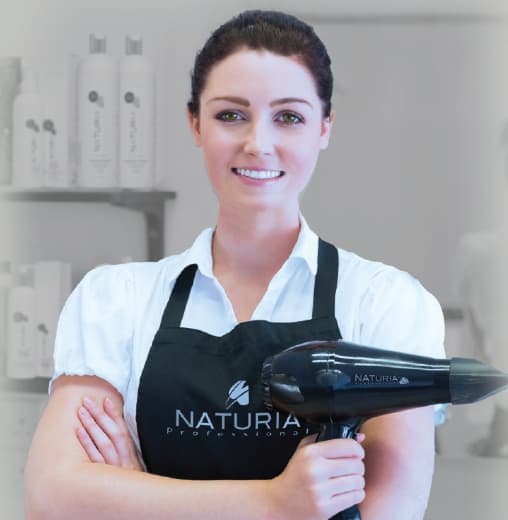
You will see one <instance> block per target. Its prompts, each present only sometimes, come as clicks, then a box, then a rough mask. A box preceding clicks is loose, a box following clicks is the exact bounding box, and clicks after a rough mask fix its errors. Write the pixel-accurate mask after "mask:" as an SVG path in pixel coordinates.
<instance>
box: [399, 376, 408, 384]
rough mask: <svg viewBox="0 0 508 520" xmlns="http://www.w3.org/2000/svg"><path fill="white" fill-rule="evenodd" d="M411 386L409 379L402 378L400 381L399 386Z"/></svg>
mask: <svg viewBox="0 0 508 520" xmlns="http://www.w3.org/2000/svg"><path fill="white" fill-rule="evenodd" d="M408 384H409V379H408V378H407V377H401V378H400V379H399V385H408Z"/></svg>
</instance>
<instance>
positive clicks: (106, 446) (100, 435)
mask: <svg viewBox="0 0 508 520" xmlns="http://www.w3.org/2000/svg"><path fill="white" fill-rule="evenodd" d="M78 416H79V420H80V421H81V424H82V426H83V428H84V429H85V430H86V431H87V433H88V435H89V436H90V438H91V439H92V441H93V443H94V444H95V446H96V447H97V449H98V450H99V452H100V453H101V455H102V456H103V458H104V460H105V462H106V463H107V464H113V465H116V464H117V463H118V455H117V452H116V448H115V446H114V445H113V443H112V442H111V439H110V438H109V437H108V435H107V434H106V433H105V432H104V430H103V428H102V427H101V426H100V425H99V424H97V422H96V420H95V418H94V417H92V415H91V414H90V413H89V411H88V410H87V409H86V408H85V407H84V406H81V407H80V408H79V410H78Z"/></svg>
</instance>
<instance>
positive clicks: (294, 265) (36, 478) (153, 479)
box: [26, 11, 443, 520]
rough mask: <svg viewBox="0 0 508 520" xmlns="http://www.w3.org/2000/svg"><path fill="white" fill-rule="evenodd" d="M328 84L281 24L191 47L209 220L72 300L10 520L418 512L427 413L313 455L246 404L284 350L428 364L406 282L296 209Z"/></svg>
mask: <svg viewBox="0 0 508 520" xmlns="http://www.w3.org/2000/svg"><path fill="white" fill-rule="evenodd" d="M332 85H333V80H332V75H331V70H330V59H329V57H328V53H327V51H326V49H325V47H324V46H323V44H322V42H321V40H320V39H319V38H318V37H317V36H316V34H315V33H314V31H313V29H312V28H311V27H309V26H308V25H307V24H305V23H303V22H302V21H300V20H298V19H296V18H294V17H292V16H290V15H287V14H284V13H278V12H272V11H247V12H245V13H242V14H240V15H239V16H237V17H235V18H233V19H232V20H230V21H228V22H226V23H225V24H224V25H223V26H221V27H219V28H218V29H217V30H216V31H215V32H214V33H213V34H212V36H211V37H210V38H209V40H208V41H207V43H206V44H205V46H204V47H203V49H202V50H201V51H200V53H199V54H198V55H197V58H196V62H195V66H194V73H193V76H192V93H191V100H190V101H189V104H188V111H189V116H188V119H189V123H190V128H191V131H192V134H193V136H194V139H195V142H196V144H197V146H199V147H200V148H201V149H202V152H203V156H204V161H205V166H206V171H207V174H208V177H209V179H210V182H211V183H212V185H213V187H214V189H215V192H216V194H217V197H218V199H219V211H218V216H217V222H216V225H215V227H214V228H210V229H207V230H205V231H203V232H202V233H201V234H200V235H199V236H198V237H197V238H196V240H195V242H194V244H193V245H192V247H191V248H190V249H188V250H187V251H184V252H183V253H181V254H179V255H174V256H170V257H168V258H164V259H162V260H160V261H159V262H154V263H132V264H122V265H118V266H103V267H99V268H97V269H94V270H93V271H91V272H90V273H88V274H87V275H86V276H85V277H84V279H83V280H82V281H81V283H80V284H79V286H78V287H77V288H76V289H75V291H74V292H73V294H72V295H71V296H70V298H69V300H68V301H67V303H66V305H65V308H64V310H63V311H62V315H61V317H60V322H59V328H58V333H57V341H56V347H55V373H54V376H53V379H52V384H51V389H50V400H49V405H48V407H47V409H46V411H45V413H44V416H43V418H42V420H41V422H40V424H39V427H38V429H37V432H36V435H35V437H34V440H33V445H32V448H31V452H30V456H29V461H28V465H27V469H26V490H27V492H26V512H27V518H29V519H30V518H69V517H72V518H90V517H93V518H99V519H100V518H112V517H121V518H139V517H143V518H144V517H148V518H151V517H156V518H178V519H184V518H203V517H206V518H222V519H228V518H231V519H235V520H236V519H238V518H242V519H245V520H248V519H250V518H252V519H258V518H266V519H268V518H269V519H276V520H278V519H281V520H285V519H288V520H289V519H291V520H298V519H302V520H303V519H305V520H309V519H311V520H323V519H326V518H330V517H331V516H333V515H335V514H337V513H338V512H341V511H344V510H346V509H348V508H350V507H351V506H353V505H354V504H360V506H359V507H360V511H361V515H362V518H363V519H364V520H373V519H375V520H382V519H390V520H394V519H404V520H406V519H410V518H411V519H421V518H423V514H424V511H425V507H426V503H427V499H428V495H429V489H430V483H431V477H432V469H433V460H434V444H433V439H434V434H433V414H432V410H430V409H418V410H415V411H409V412H403V413H395V414H390V415H387V416H383V417H380V418H375V419H371V420H370V421H368V422H367V423H366V424H365V425H364V426H363V428H362V434H360V435H359V437H358V438H356V439H333V440H328V441H324V442H320V443H317V444H316V443H314V442H313V441H314V440H315V435H314V433H315V432H316V426H315V425H313V424H310V423H306V422H304V421H301V420H299V419H298V418H297V417H294V416H292V415H286V414H281V413H279V412H270V411H267V410H266V409H265V408H264V406H263V396H262V391H261V388H260V386H261V385H259V377H260V373H261V367H262V364H263V361H264V360H265V359H266V358H267V357H268V356H271V355H273V354H274V353H277V352H279V351H281V350H283V349H285V348H287V347H288V346H291V345H293V344H296V343H302V342H305V341H311V340H337V339H340V338H344V339H346V340H348V341H351V342H355V343H362V344H367V345H376V346H378V347H387V348H388V347H390V348H392V349H399V350H401V351H404V352H414V353H421V354H422V355H429V356H435V357H442V356H443V318H442V314H441V310H440V307H439V304H438V303H437V302H436V300H435V299H434V298H433V297H432V296H431V295H430V294H429V293H428V292H427V291H426V290H425V289H424V288H423V287H422V286H421V285H420V284H419V283H418V281H416V280H415V279H414V278H412V277H411V276H410V275H408V274H407V273H403V272H401V271H399V270H397V269H395V268H393V267H389V266H386V265H383V264H381V263H376V262H371V261H368V260H365V259H363V258H360V257H359V256H357V255H355V254H353V253H350V252H348V251H345V250H343V249H340V248H337V247H335V246H332V245H331V244H328V243H326V242H325V241H323V240H321V239H320V238H319V237H318V236H317V235H316V234H315V233H314V232H313V231H312V230H311V229H310V227H309V226H308V224H307V222H306V221H305V219H304V217H303V215H302V214H301V212H300V206H299V197H300V195H301V193H302V191H303V190H304V189H305V186H306V185H307V184H308V182H309V181H310V179H311V177H312V174H313V171H314V168H315V165H316V162H317V160H318V157H319V153H320V151H321V150H322V149H324V148H326V147H327V145H328V141H329V137H330V131H331V128H332V123H333V113H332V112H331V102H330V99H331V93H332ZM189 203H191V204H192V201H189ZM364 434H366V438H365V435H364ZM113 480H114V482H115V485H114V486H111V482H112V481H113Z"/></svg>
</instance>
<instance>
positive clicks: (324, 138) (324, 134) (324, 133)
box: [320, 112, 335, 150]
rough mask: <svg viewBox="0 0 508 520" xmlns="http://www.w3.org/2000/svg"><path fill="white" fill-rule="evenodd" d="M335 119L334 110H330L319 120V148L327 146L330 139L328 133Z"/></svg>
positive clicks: (323, 148) (322, 148)
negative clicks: (326, 115)
mask: <svg viewBox="0 0 508 520" xmlns="http://www.w3.org/2000/svg"><path fill="white" fill-rule="evenodd" d="M334 120H335V112H330V115H329V116H328V117H325V118H324V119H323V120H322V121H321V137H320V148H321V150H325V149H326V148H328V143H329V141H330V134H331V132H332V127H333V122H334Z"/></svg>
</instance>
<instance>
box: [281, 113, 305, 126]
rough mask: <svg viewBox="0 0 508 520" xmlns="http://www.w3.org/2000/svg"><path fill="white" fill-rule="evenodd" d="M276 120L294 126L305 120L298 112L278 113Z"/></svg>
mask: <svg viewBox="0 0 508 520" xmlns="http://www.w3.org/2000/svg"><path fill="white" fill-rule="evenodd" d="M275 120H276V121H278V122H279V123H282V124H284V125H287V126H294V125H298V124H301V123H304V122H305V120H304V118H303V117H302V116H301V115H299V114H297V113H296V112H281V113H280V114H277V116H276V118H275Z"/></svg>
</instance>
